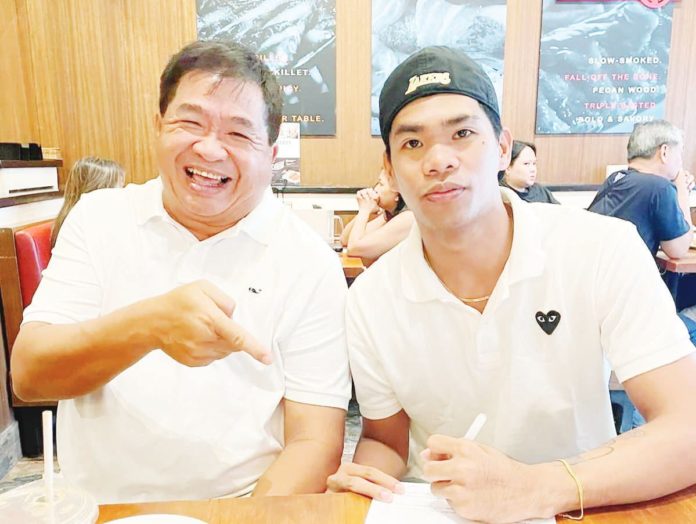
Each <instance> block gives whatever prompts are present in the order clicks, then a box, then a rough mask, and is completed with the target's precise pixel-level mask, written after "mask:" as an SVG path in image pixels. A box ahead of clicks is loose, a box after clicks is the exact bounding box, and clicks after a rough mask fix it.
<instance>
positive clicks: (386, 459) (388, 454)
mask: <svg viewBox="0 0 696 524" xmlns="http://www.w3.org/2000/svg"><path fill="white" fill-rule="evenodd" d="M353 462H355V463H356V464H362V465H364V466H372V467H374V468H377V469H379V470H380V471H383V472H384V473H386V474H387V475H390V476H392V477H394V478H396V479H400V478H401V477H402V476H403V475H404V473H405V472H406V463H405V462H404V460H403V459H402V458H401V457H400V456H399V454H398V453H397V452H396V451H395V450H393V449H392V448H390V447H389V446H387V445H386V444H384V443H382V442H380V441H378V440H374V439H371V438H366V437H361V439H360V442H358V446H357V448H356V449H355V456H354V457H353Z"/></svg>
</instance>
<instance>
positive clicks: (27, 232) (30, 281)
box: [15, 222, 53, 307]
mask: <svg viewBox="0 0 696 524" xmlns="http://www.w3.org/2000/svg"><path fill="white" fill-rule="evenodd" d="M52 229H53V222H44V223H43V224H37V225H35V226H30V227H27V228H25V229H20V230H18V231H16V232H15V249H16V250H17V269H18V271H19V286H20V289H21V290H22V307H27V306H28V305H29V304H30V303H31V299H32V298H33V296H34V293H35V292H36V288H37V287H38V286H39V282H40V281H41V272H42V271H43V270H44V269H46V266H48V261H49V259H50V258H51V231H52Z"/></svg>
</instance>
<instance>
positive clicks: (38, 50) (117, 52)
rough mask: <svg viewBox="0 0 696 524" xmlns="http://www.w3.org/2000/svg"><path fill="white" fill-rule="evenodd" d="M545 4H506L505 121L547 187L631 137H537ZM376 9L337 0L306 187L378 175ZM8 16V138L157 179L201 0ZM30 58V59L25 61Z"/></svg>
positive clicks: (595, 165)
mask: <svg viewBox="0 0 696 524" xmlns="http://www.w3.org/2000/svg"><path fill="white" fill-rule="evenodd" d="M541 3H542V0H508V27H507V37H506V54H505V87H504V94H503V122H504V124H506V125H508V126H509V127H510V128H511V130H512V132H513V135H514V136H516V137H519V138H522V139H526V140H534V139H536V142H537V145H538V148H539V173H540V180H542V181H543V182H546V183H555V184H582V183H599V182H601V180H602V179H603V177H604V166H605V165H606V164H609V163H611V164H615V163H623V162H624V159H625V145H626V141H627V135H618V136H608V135H605V136H602V135H585V136H538V137H535V136H534V121H535V112H536V90H537V66H538V60H539V34H540V29H541ZM370 6H371V1H370V0H337V131H336V137H322V138H319V137H317V138H305V139H303V140H302V179H303V184H304V185H309V186H317V185H330V186H364V185H368V184H372V183H373V182H374V180H375V178H376V174H377V171H378V166H379V164H380V161H381V160H380V159H381V154H382V151H383V146H382V143H381V141H380V139H379V138H373V137H371V136H370V131H369V118H370V109H369V105H370V67H371V42H370V35H371V27H370V26H371V16H370ZM8 14H9V17H8V16H5V15H8ZM13 15H15V17H14V18H12V16H13ZM0 16H2V17H3V18H2V19H3V20H11V22H10V23H9V24H8V23H5V22H3V24H2V26H0V27H1V30H2V35H7V36H8V38H4V39H3V41H4V42H9V44H8V46H7V52H6V53H5V54H4V56H3V57H2V60H3V63H2V64H3V67H2V68H0V80H2V85H3V88H2V91H1V92H0V111H2V113H3V118H2V119H0V139H5V140H10V139H22V140H28V139H30V138H31V139H34V140H37V139H38V140H40V141H41V143H42V144H43V145H46V146H58V147H60V148H61V149H62V150H63V158H64V160H65V162H66V166H67V167H69V166H70V165H71V164H72V162H73V161H74V160H76V159H77V158H79V157H80V156H83V155H87V154H99V155H104V156H108V157H111V158H114V159H115V160H118V161H120V162H122V163H123V164H124V165H125V166H126V168H127V170H128V173H129V180H133V181H144V180H146V179H149V178H151V177H153V176H155V175H156V164H155V158H154V152H153V142H154V129H153V115H154V113H155V111H157V96H158V95H157V93H158V78H159V74H160V72H161V69H162V67H163V66H164V64H165V63H166V60H167V58H168V57H169V56H170V55H171V54H172V53H174V52H176V51H177V50H178V49H179V48H180V47H181V45H183V44H184V43H186V42H187V41H190V40H193V39H194V38H195V34H196V27H195V24H196V19H195V1H194V0H167V1H164V0H160V1H157V0H150V1H147V2H142V1H139V0H100V1H98V2H95V1H92V0H61V1H60V2H55V1H53V0H0ZM13 20H14V21H13ZM694 24H696V4H695V3H694V2H692V1H682V2H680V3H678V4H677V5H676V7H675V12H674V28H673V42H672V52H671V57H670V73H669V78H668V96H667V118H668V119H670V120H672V121H673V122H674V123H675V124H677V125H679V126H681V127H683V128H684V129H685V132H686V138H687V139H686V150H685V162H686V166H687V167H688V168H690V169H692V170H694V169H695V168H696V139H695V137H696V102H695V101H693V100H692V99H691V98H692V96H691V90H692V89H691V86H693V85H694V84H695V82H696V41H695V40H694V39H693V38H692V36H691V32H692V28H693V27H694ZM17 34H18V36H19V38H17ZM23 54H25V55H28V56H29V58H30V59H29V60H24V61H22V56H23ZM5 64H10V66H11V68H17V67H18V65H17V64H19V67H22V66H23V74H22V75H16V76H15V75H12V74H10V73H7V72H6V71H7V70H8V69H7V67H5ZM8 75H9V76H10V78H8ZM17 77H19V78H20V80H19V81H17V80H16V78H17ZM8 80H9V81H11V82H10V84H11V85H10V84H8ZM5 115H9V117H6V116H5ZM37 135H38V136H37ZM15 136H16V137H18V138H15Z"/></svg>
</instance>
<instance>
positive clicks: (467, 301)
mask: <svg viewBox="0 0 696 524" xmlns="http://www.w3.org/2000/svg"><path fill="white" fill-rule="evenodd" d="M423 258H425V263H426V264H428V267H429V268H430V270H431V271H432V272H433V273H434V274H435V276H436V277H437V279H438V280H439V281H440V284H442V287H444V288H445V289H446V290H447V291H449V293H450V295H452V296H454V297H455V298H456V299H457V300H461V301H462V302H464V303H465V304H479V303H481V302H485V301H486V300H488V299H489V298H491V296H490V295H486V296H483V297H477V298H465V297H460V296H459V295H457V294H456V293H455V292H454V291H452V290H451V289H450V288H449V287H447V284H445V283H444V282H443V281H442V279H441V278H440V276H439V275H438V274H437V272H436V271H435V269H433V265H432V264H431V263H430V258H428V252H427V251H426V250H425V246H423Z"/></svg>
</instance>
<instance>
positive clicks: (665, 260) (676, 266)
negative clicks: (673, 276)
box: [656, 248, 696, 273]
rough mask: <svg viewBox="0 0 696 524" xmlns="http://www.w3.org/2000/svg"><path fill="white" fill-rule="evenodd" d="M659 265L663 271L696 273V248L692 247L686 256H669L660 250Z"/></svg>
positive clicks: (657, 258)
mask: <svg viewBox="0 0 696 524" xmlns="http://www.w3.org/2000/svg"><path fill="white" fill-rule="evenodd" d="M656 260H657V267H659V268H660V269H661V270H663V271H671V272H672V273H696V249H694V248H691V249H689V252H688V253H687V254H686V256H685V257H682V258H669V257H668V256H667V255H665V254H664V253H663V252H662V251H658V253H657V256H656Z"/></svg>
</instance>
